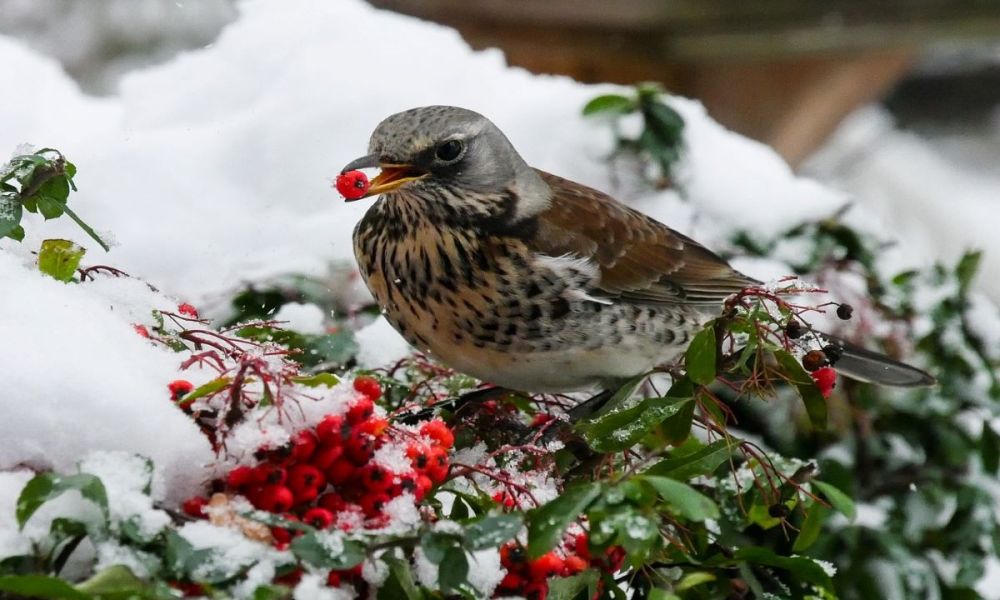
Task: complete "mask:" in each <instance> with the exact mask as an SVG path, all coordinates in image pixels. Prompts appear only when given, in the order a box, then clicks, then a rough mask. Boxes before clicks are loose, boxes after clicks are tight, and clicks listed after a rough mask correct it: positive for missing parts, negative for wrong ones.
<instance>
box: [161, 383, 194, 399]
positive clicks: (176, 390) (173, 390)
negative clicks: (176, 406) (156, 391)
mask: <svg viewBox="0 0 1000 600" xmlns="http://www.w3.org/2000/svg"><path fill="white" fill-rule="evenodd" d="M167 389H169V390H170V399H171V400H173V401H174V402H176V401H178V400H180V399H181V398H183V397H184V396H185V395H187V394H188V393H190V392H191V390H193V389H194V385H193V384H192V383H191V382H190V381H187V380H184V379H177V380H175V381H171V382H170V383H168V384H167Z"/></svg>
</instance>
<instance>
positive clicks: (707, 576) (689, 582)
mask: <svg viewBox="0 0 1000 600" xmlns="http://www.w3.org/2000/svg"><path fill="white" fill-rule="evenodd" d="M715 580H716V577H715V574H714V573H709V572H708V571H695V572H693V573H688V574H687V575H685V576H684V577H682V578H681V580H680V581H678V582H677V585H676V586H674V589H675V590H677V591H678V592H683V591H686V590H689V589H691V588H693V587H697V586H699V585H701V584H703V583H711V582H713V581H715Z"/></svg>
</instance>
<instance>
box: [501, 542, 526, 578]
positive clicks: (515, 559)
mask: <svg viewBox="0 0 1000 600" xmlns="http://www.w3.org/2000/svg"><path fill="white" fill-rule="evenodd" d="M527 561H528V556H527V554H525V552H524V548H523V547H522V546H521V545H520V544H518V543H516V542H510V543H508V544H504V545H503V546H500V564H501V565H503V566H504V567H506V568H507V570H509V571H517V570H519V569H520V568H521V567H523V566H524V565H526V564H527Z"/></svg>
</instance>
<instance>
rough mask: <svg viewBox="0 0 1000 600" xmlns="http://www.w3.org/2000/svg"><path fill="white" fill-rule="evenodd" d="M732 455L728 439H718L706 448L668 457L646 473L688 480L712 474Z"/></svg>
mask: <svg viewBox="0 0 1000 600" xmlns="http://www.w3.org/2000/svg"><path fill="white" fill-rule="evenodd" d="M730 455H732V448H731V447H730V442H729V441H728V440H724V439H723V440H717V441H715V442H712V443H711V444H709V445H708V446H705V447H704V448H702V449H700V450H698V451H696V452H692V453H691V454H687V455H684V456H679V457H677V458H667V459H665V460H661V461H660V462H658V463H656V464H655V465H653V466H652V467H650V468H648V469H646V471H645V473H644V474H646V475H662V476H665V477H671V478H673V479H676V480H678V481H686V480H688V479H691V478H692V477H695V476H697V475H710V474H711V473H713V472H714V471H715V470H716V469H717V468H719V465H721V464H722V463H724V462H725V461H726V460H728V459H729V457H730Z"/></svg>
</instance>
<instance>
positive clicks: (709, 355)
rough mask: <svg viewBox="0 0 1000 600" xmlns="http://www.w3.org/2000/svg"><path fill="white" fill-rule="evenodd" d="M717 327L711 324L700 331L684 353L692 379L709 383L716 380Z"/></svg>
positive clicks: (688, 372) (701, 382)
mask: <svg viewBox="0 0 1000 600" xmlns="http://www.w3.org/2000/svg"><path fill="white" fill-rule="evenodd" d="M716 351H717V348H716V344H715V327H713V326H712V325H711V324H710V325H708V326H707V327H705V328H704V329H702V330H701V331H699V332H698V333H697V334H696V335H695V336H694V339H693V340H691V344H690V345H688V349H687V351H686V352H685V353H684V365H685V367H686V368H687V374H688V377H690V378H691V381H693V382H695V383H698V384H701V385H708V384H710V383H712V382H713V381H715V354H716Z"/></svg>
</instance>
